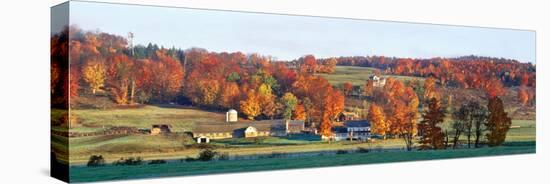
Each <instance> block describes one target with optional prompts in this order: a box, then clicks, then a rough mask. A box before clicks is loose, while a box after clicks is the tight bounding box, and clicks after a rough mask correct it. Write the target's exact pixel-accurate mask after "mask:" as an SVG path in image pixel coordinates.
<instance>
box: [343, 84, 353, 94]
mask: <svg viewBox="0 0 550 184" xmlns="http://www.w3.org/2000/svg"><path fill="white" fill-rule="evenodd" d="M342 90H343V91H344V95H346V96H349V95H351V92H352V91H353V84H351V83H349V82H344V84H342Z"/></svg>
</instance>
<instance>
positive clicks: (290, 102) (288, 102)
mask: <svg viewBox="0 0 550 184" xmlns="http://www.w3.org/2000/svg"><path fill="white" fill-rule="evenodd" d="M281 102H282V104H283V106H284V110H283V117H284V118H285V119H291V118H292V111H294V109H295V108H296V105H297V104H298V99H297V98H296V96H294V94H292V93H285V94H284V95H283V97H281Z"/></svg>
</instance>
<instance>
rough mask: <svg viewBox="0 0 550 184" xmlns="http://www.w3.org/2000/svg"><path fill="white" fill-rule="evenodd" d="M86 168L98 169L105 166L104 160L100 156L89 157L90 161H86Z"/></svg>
mask: <svg viewBox="0 0 550 184" xmlns="http://www.w3.org/2000/svg"><path fill="white" fill-rule="evenodd" d="M86 166H88V167H100V166H105V159H104V158H103V156H101V155H92V156H90V159H88V164H86Z"/></svg>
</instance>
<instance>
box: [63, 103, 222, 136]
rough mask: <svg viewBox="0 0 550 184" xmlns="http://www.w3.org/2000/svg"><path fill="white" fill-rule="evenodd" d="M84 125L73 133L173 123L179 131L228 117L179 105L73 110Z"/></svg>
mask: <svg viewBox="0 0 550 184" xmlns="http://www.w3.org/2000/svg"><path fill="white" fill-rule="evenodd" d="M71 113H72V114H74V115H76V116H77V117H78V120H79V124H80V125H81V126H79V127H76V128H73V129H71V131H76V132H85V131H97V130H100V129H103V128H108V127H113V126H128V127H136V128H151V125H153V124H171V125H172V126H173V127H172V129H173V130H174V131H177V132H184V131H189V130H191V129H192V128H193V125H194V124H195V123H201V122H212V121H221V122H223V121H225V114H223V113H214V112H208V111H203V110H197V109H187V108H182V107H178V106H174V107H159V106H151V105H148V106H145V107H140V108H130V109H108V110H102V109H74V110H71Z"/></svg>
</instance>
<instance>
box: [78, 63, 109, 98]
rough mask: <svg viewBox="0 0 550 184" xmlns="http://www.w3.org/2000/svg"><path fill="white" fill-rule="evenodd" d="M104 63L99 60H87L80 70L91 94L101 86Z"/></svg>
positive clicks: (102, 83) (103, 78)
mask: <svg viewBox="0 0 550 184" xmlns="http://www.w3.org/2000/svg"><path fill="white" fill-rule="evenodd" d="M105 73H106V72H105V65H104V64H103V63H102V62H99V61H92V62H88V63H87V64H86V66H84V69H83V71H82V75H83V78H84V81H86V82H87V83H88V85H89V86H90V89H91V90H92V94H95V93H96V91H97V90H99V89H100V88H102V87H103V85H104V82H105Z"/></svg>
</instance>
